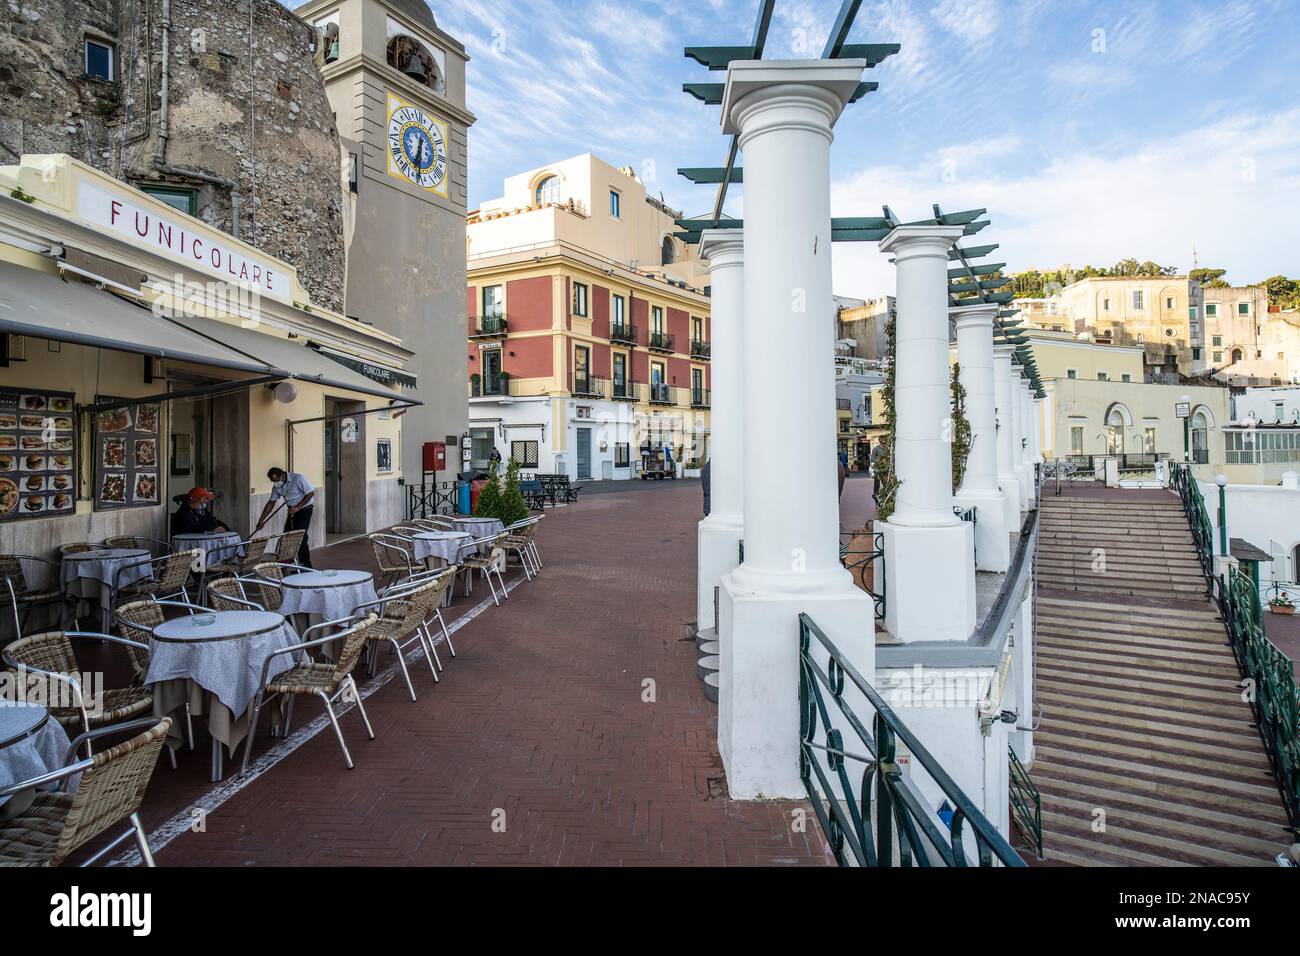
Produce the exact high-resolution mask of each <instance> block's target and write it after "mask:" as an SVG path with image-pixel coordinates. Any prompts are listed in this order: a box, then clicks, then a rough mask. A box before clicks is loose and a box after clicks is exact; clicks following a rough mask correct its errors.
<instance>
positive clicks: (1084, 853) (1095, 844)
mask: <svg viewBox="0 0 1300 956" xmlns="http://www.w3.org/2000/svg"><path fill="white" fill-rule="evenodd" d="M1098 836H1099V834H1096V833H1091V832H1090V833H1089V834H1088V837H1089V838H1090V839H1085V838H1080V837H1077V836H1074V835H1072V834H1070V833H1057V832H1052V833H1051V846H1050V848H1049V846H1048V831H1047V830H1044V831H1043V856H1044V858H1046V859H1048V860H1056V859H1061V857H1060V856H1058V853H1059V852H1060V851H1059V849H1058V848H1059V847H1060V846H1062V845H1064V847H1065V848H1066V849H1067V851H1068V850H1070V849H1073V850H1075V851H1077V855H1075V856H1074V857H1073V858H1074V859H1077V860H1078V861H1079V865H1080V866H1195V865H1196V864H1195V863H1189V862H1187V861H1184V860H1173V859H1169V858H1167V857H1162V856H1154V855H1152V854H1150V853H1142V852H1140V851H1136V850H1132V849H1129V848H1128V847H1116V846H1111V845H1110V844H1106V843H1102V842H1100V841H1099V840H1097V837H1098Z"/></svg>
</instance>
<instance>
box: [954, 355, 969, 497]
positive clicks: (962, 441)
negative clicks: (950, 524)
mask: <svg viewBox="0 0 1300 956" xmlns="http://www.w3.org/2000/svg"><path fill="white" fill-rule="evenodd" d="M970 446H971V428H970V419H968V418H967V417H966V387H965V386H964V385H962V383H961V364H960V363H959V362H953V363H952V493H953V494H956V493H957V489H958V488H960V487H961V482H962V479H963V478H965V477H966V461H967V459H968V458H970Z"/></svg>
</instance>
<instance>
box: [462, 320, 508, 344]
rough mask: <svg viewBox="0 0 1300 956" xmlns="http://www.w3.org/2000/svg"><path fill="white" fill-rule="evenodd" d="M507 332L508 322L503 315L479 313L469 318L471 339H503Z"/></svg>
mask: <svg viewBox="0 0 1300 956" xmlns="http://www.w3.org/2000/svg"><path fill="white" fill-rule="evenodd" d="M508 333H509V323H508V322H507V321H506V317H505V316H504V315H480V316H479V317H478V318H476V319H473V320H471V324H470V327H469V337H470V338H471V339H503V338H505V337H506V335H507V334H508Z"/></svg>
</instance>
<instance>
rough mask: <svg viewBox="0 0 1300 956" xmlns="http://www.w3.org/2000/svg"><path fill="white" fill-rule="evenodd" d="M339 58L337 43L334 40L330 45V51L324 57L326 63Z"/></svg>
mask: <svg viewBox="0 0 1300 956" xmlns="http://www.w3.org/2000/svg"><path fill="white" fill-rule="evenodd" d="M338 58H339V41H338V40H335V41H334V42H333V43H331V44H330V51H329V53H327V54H326V55H325V62H326V63H333V62H334V61H335V60H337V59H338Z"/></svg>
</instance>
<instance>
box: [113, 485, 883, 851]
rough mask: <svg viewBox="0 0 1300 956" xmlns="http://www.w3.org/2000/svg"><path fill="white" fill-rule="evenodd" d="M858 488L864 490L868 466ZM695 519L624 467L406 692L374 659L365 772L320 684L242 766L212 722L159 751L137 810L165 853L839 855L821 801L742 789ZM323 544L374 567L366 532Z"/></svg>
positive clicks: (419, 670) (671, 496)
mask: <svg viewBox="0 0 1300 956" xmlns="http://www.w3.org/2000/svg"><path fill="white" fill-rule="evenodd" d="M855 486H856V487H855ZM851 489H852V491H853V492H863V493H864V494H865V496H866V498H867V501H868V503H869V500H870V482H869V481H853V482H850V483H848V484H846V487H845V498H846V499H849V498H850V490H851ZM857 497H858V495H856V494H855V495H854V496H853V499H851V500H854V501H856V499H857ZM846 504H847V501H846ZM855 510H856V505H855ZM699 517H700V488H699V485H698V483H697V482H692V483H689V484H686V483H683V484H675V483H667V482H664V483H653V484H646V483H642V482H631V483H629V487H628V488H627V489H626V490H618V491H609V492H607V493H604V494H600V495H595V496H591V497H584V498H583V499H581V500H580V501H579V502H578V503H577V504H575V505H569V506H567V507H564V508H557V509H553V510H550V511H548V512H547V517H546V520H545V522H544V527H543V531H542V533H541V536H540V539H539V540H540V542H541V546H542V550H543V557H544V559H545V561H546V566H545V570H544V573H543V574H542V576H541V577H540V578H539V579H538V580H537V581H534V582H532V583H525V582H523V581H522V575H520V576H519V579H518V581H517V582H516V581H515V579H513V578H511V577H510V576H509V575H508V576H507V579H508V580H509V581H511V583H512V585H514V587H513V590H512V593H511V598H510V600H509V601H508V602H504V603H503V605H502V606H501V607H499V608H498V607H493V606H492V602H491V598H490V597H489V596H488V592H487V589H486V587H485V586H484V585H483V583H482V582H481V581H478V582H476V583H475V590H474V594H473V595H472V596H471V597H470V598H465V597H463V596H461V595H460V594H458V595H457V597H456V600H455V604H454V606H453V609H452V613H451V614H450V615H448V625H449V626H450V627H452V628H454V629H455V630H454V632H453V634H452V642H453V643H454V644H455V646H456V650H457V652H458V656H457V657H456V658H454V659H452V658H450V656H449V655H448V654H447V653H446V649H445V648H444V647H440V648H439V652H440V653H441V654H442V657H443V663H444V664H445V665H446V670H445V671H444V672H443V674H442V682H441V684H438V685H434V683H433V681H432V678H431V677H430V675H429V672H428V669H427V667H426V665H425V664H424V662H423V661H422V660H421V661H419V662H418V665H417V664H413V665H412V670H411V673H412V678H413V680H414V682H415V685H416V692H417V694H418V695H419V700H418V701H417V702H415V703H412V702H411V701H410V699H409V698H408V696H407V694H406V690H405V687H404V685H403V683H402V681H401V679H400V675H398V674H397V673H396V670H395V667H396V665H395V663H394V661H393V659H392V658H391V657H390V656H389V655H388V654H387V652H385V653H384V654H383V655H381V658H380V669H379V673H378V674H377V675H376V677H375V678H374V679H372V680H369V681H362V682H361V690H362V693H363V695H365V694H369V696H368V697H365V704H366V708H367V711H368V712H369V715H370V719H371V721H372V722H373V724H374V727H375V731H376V734H377V738H376V739H375V740H373V741H367V740H366V739H365V735H364V733H363V731H362V728H361V723H360V720H359V718H358V716H357V715H356V714H355V713H349V714H346V715H344V716H343V717H342V719H341V723H342V726H343V732H344V734H345V735H346V737H347V740H348V744H349V747H350V748H351V750H352V754H353V758H354V760H355V762H356V769H355V770H351V771H349V770H347V769H345V767H344V765H343V760H342V757H341V755H340V753H339V750H338V746H337V744H336V742H335V740H334V737H333V734H332V733H331V731H330V729H329V725H328V723H326V722H325V721H324V718H323V715H322V710H321V708H320V707H319V706H318V705H316V704H314V703H312V702H309V701H306V700H302V701H299V703H298V711H297V715H296V718H295V728H294V732H293V735H292V736H291V737H290V738H289V739H288V740H287V741H272V740H270V739H269V738H268V737H267V736H266V735H265V723H264V724H263V731H262V733H261V734H260V735H259V737H258V741H257V747H256V749H255V751H254V766H253V768H251V769H250V773H249V774H248V775H247V776H245V777H242V778H241V777H239V776H237V775H236V774H234V773H232V772H230V771H231V770H232V769H233V768H231V767H230V766H229V764H228V766H227V771H228V775H227V778H226V780H225V781H224V782H222V783H218V784H213V783H211V782H210V781H209V779H208V772H209V760H208V752H207V750H206V747H205V742H204V741H203V740H201V741H200V743H199V746H198V749H196V750H195V751H193V752H189V751H184V750H182V751H181V752H180V754H179V758H180V769H178V770H176V771H172V770H170V769H169V768H168V767H167V764H166V762H165V761H164V762H162V763H160V764H159V767H158V770H157V772H156V773H155V774H154V778H153V783H152V785H151V787H150V791H149V794H148V797H147V799H146V803H145V806H144V811H143V814H142V815H143V818H144V820H145V824H146V827H147V828H148V830H149V831H150V834H151V836H150V840H151V843H152V845H153V848H154V852H155V855H156V857H157V861H158V864H159V865H160V866H181V865H241V866H242V865H311V866H320V865H334V864H388V865H405V864H414V865H452V864H455V865H475V864H479V865H515V864H521V865H612V866H619V865H655V864H664V865H669V864H671V865H685V864H697V865H715V866H721V865H751V864H752V865H758V864H763V865H771V864H813V865H825V864H827V863H829V862H830V858H829V856H828V854H827V853H826V851H825V849H824V844H823V842H822V839H821V836H820V834H819V833H818V830H817V825H816V821H815V818H813V817H812V815H811V814H808V816H807V827H806V831H805V832H797V828H796V827H795V826H794V825H793V823H792V821H793V819H794V814H793V813H792V811H794V810H795V809H796V808H800V807H803V808H806V807H807V804H801V803H790V802H769V803H738V802H736V801H733V800H731V799H729V797H728V796H727V788H726V779H725V775H724V772H723V767H722V762H721V760H720V758H719V756H718V751H717V745H716V736H717V710H716V706H715V705H714V704H712V703H709V702H708V701H706V700H705V698H704V694H703V684H702V683H701V681H700V680H699V678H698V676H697V673H696V660H697V658H698V656H699V655H698V653H697V650H696V644H695V640H694V638H693V618H694V605H695V599H694V589H695V584H694V576H695V526H696V522H697V521H698V520H699ZM855 517H856V516H855ZM315 558H316V564H317V566H318V567H366V568H372V567H373V565H372V561H371V558H370V554H369V551H368V547H367V546H366V542H364V541H361V542H349V543H345V544H340V545H336V546H335V547H332V548H327V549H323V550H321V551H318V552H317V553H316V555H315ZM516 574H518V572H516ZM394 677H396V678H397V679H395V680H394V679H393V678H394ZM648 681H653V690H654V694H653V700H652V701H649V702H647V701H646V700H644V699H643V695H644V694H645V687H646V686H647V683H646V682H648ZM200 725H201V722H200ZM792 732H793V729H792ZM240 756H242V751H241V752H240ZM126 858H129V854H128V857H126ZM126 858H124V859H126Z"/></svg>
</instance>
